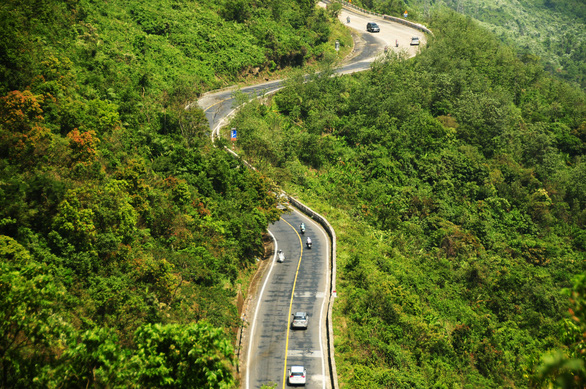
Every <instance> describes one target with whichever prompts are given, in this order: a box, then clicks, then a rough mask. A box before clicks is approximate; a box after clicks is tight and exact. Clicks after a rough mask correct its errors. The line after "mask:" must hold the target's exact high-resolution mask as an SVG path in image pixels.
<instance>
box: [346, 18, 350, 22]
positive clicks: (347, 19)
mask: <svg viewBox="0 0 586 389" xmlns="http://www.w3.org/2000/svg"><path fill="white" fill-rule="evenodd" d="M346 22H347V23H348V24H350V16H348V17H346Z"/></svg>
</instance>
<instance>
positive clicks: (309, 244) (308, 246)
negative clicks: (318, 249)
mask: <svg viewBox="0 0 586 389" xmlns="http://www.w3.org/2000/svg"><path fill="white" fill-rule="evenodd" d="M305 244H306V246H307V248H308V249H310V248H311V239H310V238H309V237H308V238H307V241H306V242H305Z"/></svg>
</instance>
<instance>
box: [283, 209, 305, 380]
mask: <svg viewBox="0 0 586 389" xmlns="http://www.w3.org/2000/svg"><path fill="white" fill-rule="evenodd" d="M283 221H284V222H285V223H287V224H289V226H290V227H291V228H292V229H293V231H295V233H296V234H297V237H298V238H299V245H300V246H301V254H299V262H298V263H297V270H296V271H295V279H294V280H293V289H292V290H291V300H290V301H289V316H287V340H286V342H285V366H284V367H283V389H285V383H286V382H287V354H289V330H290V329H291V325H290V324H289V321H290V320H291V310H292V309H293V296H294V295H295V285H296V284H297V276H298V275H299V268H300V267H301V258H302V257H303V242H302V241H301V236H300V235H299V233H298V232H297V230H296V229H295V227H293V226H292V225H291V223H289V222H288V221H287V220H285V219H283Z"/></svg>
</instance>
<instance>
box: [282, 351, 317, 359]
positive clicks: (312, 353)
mask: <svg viewBox="0 0 586 389" xmlns="http://www.w3.org/2000/svg"><path fill="white" fill-rule="evenodd" d="M287 356H289V357H313V358H323V355H322V354H321V353H320V352H319V350H289V352H288V353H287Z"/></svg>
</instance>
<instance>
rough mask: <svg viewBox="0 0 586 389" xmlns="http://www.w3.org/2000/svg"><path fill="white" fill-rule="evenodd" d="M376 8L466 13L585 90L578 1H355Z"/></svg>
mask: <svg viewBox="0 0 586 389" xmlns="http://www.w3.org/2000/svg"><path fill="white" fill-rule="evenodd" d="M353 3H354V4H358V5H360V6H363V7H365V8H368V9H373V10H375V11H377V12H380V13H383V14H388V15H393V16H399V15H401V14H402V13H403V12H404V11H405V10H408V11H409V16H408V17H409V18H410V19H415V20H420V21H429V20H430V18H433V15H434V14H436V13H437V12H439V11H440V10H441V9H442V8H445V7H449V8H451V9H452V10H454V11H456V12H458V13H461V14H464V15H467V16H470V17H472V18H474V19H476V20H478V21H480V22H481V24H482V25H483V26H484V27H486V28H487V29H488V30H490V31H492V32H493V33H494V34H495V35H496V36H497V37H498V38H499V39H501V40H502V41H504V42H506V43H507V44H509V45H512V46H515V47H516V49H517V51H518V53H519V55H529V56H532V55H533V56H538V57H539V58H540V59H541V60H542V61H543V64H544V66H545V68H546V69H547V70H548V71H549V72H551V73H552V74H555V75H556V76H557V77H561V78H562V79H564V80H566V81H569V82H572V83H576V84H577V85H579V86H580V87H581V88H582V89H583V90H584V89H586V3H585V2H584V1H581V0H497V1H495V0H411V1H403V0H354V2H353Z"/></svg>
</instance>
